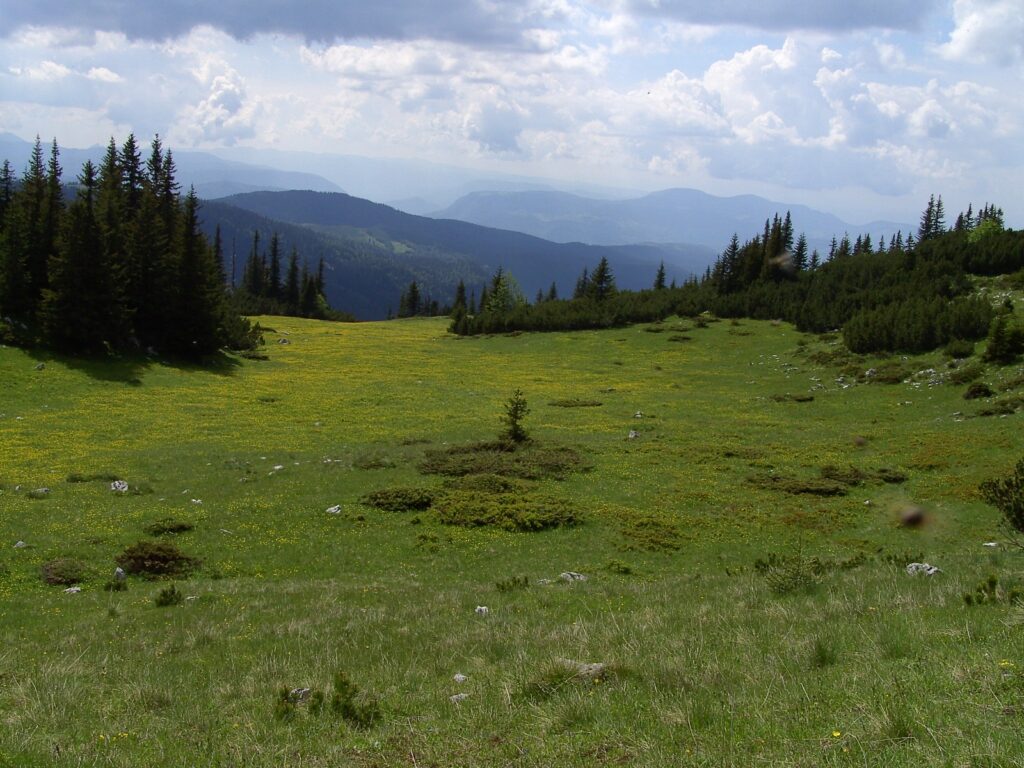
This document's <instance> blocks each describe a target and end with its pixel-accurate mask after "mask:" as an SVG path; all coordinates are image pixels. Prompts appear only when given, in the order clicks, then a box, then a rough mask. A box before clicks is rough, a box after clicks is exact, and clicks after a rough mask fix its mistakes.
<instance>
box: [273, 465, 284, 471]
mask: <svg viewBox="0 0 1024 768" xmlns="http://www.w3.org/2000/svg"><path fill="white" fill-rule="evenodd" d="M282 469H284V464H275V465H274V471H275V472H279V471H281V470H282Z"/></svg>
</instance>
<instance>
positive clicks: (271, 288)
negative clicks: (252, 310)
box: [266, 232, 282, 302]
mask: <svg viewBox="0 0 1024 768" xmlns="http://www.w3.org/2000/svg"><path fill="white" fill-rule="evenodd" d="M281 290H282V289H281V240H280V238H278V236H277V232H274V233H273V234H271V236H270V267H269V269H268V271H267V286H266V294H267V297H268V298H269V299H270V300H271V301H275V302H276V301H280V300H281Z"/></svg>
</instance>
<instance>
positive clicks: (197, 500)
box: [192, 499, 203, 504]
mask: <svg viewBox="0 0 1024 768" xmlns="http://www.w3.org/2000/svg"><path fill="white" fill-rule="evenodd" d="M192 503H193V504H202V503H203V500H202V499H192Z"/></svg>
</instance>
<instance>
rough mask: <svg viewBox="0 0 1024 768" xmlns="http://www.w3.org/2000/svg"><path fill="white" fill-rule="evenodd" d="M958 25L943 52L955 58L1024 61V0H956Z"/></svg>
mask: <svg viewBox="0 0 1024 768" xmlns="http://www.w3.org/2000/svg"><path fill="white" fill-rule="evenodd" d="M953 17H954V19H955V20H956V27H955V28H954V30H953V33H952V35H950V38H949V42H947V43H946V44H945V45H943V46H942V47H941V49H940V50H941V52H942V55H943V56H945V57H946V58H949V59H951V60H953V61H972V62H982V63H994V64H997V65H1000V66H1008V65H1011V64H1020V63H1021V62H1024V3H1022V2H1021V0H954V3H953Z"/></svg>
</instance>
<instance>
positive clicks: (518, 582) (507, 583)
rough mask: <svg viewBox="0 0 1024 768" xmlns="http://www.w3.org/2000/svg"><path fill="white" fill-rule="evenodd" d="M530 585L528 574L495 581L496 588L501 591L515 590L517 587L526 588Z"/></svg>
mask: <svg viewBox="0 0 1024 768" xmlns="http://www.w3.org/2000/svg"><path fill="white" fill-rule="evenodd" d="M528 586H530V580H529V579H528V578H526V576H511V577H509V578H507V579H504V580H502V581H496V582H494V588H495V589H496V590H498V591H499V592H514V591H515V590H517V589H526V588H527V587H528Z"/></svg>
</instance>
